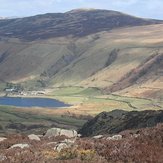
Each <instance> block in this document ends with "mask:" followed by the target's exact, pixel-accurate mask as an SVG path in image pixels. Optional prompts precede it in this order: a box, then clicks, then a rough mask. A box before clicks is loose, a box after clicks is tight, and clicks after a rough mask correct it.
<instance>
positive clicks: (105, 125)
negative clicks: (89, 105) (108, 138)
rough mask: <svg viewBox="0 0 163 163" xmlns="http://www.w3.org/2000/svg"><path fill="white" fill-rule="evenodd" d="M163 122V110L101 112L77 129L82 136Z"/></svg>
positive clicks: (151, 125) (109, 132)
mask: <svg viewBox="0 0 163 163" xmlns="http://www.w3.org/2000/svg"><path fill="white" fill-rule="evenodd" d="M158 123H163V110H158V111H154V110H146V111H131V112H128V111H123V110H114V111H111V112H103V113H100V114H99V115H97V116H96V117H95V118H93V119H91V120H89V121H88V122H87V123H85V124H84V125H83V127H82V128H81V129H80V130H79V133H80V134H81V135H82V136H94V135H101V134H116V133H119V132H121V131H124V130H129V129H140V128H144V127H153V126H156V125H157V124H158Z"/></svg>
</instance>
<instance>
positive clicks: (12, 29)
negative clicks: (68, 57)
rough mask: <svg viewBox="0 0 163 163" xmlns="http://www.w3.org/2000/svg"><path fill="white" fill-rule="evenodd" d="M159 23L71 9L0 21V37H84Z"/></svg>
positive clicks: (105, 12)
mask: <svg viewBox="0 0 163 163" xmlns="http://www.w3.org/2000/svg"><path fill="white" fill-rule="evenodd" d="M161 22H162V21H158V20H150V19H149V20H147V19H141V18H137V17H133V16H130V15H126V14H123V13H120V12H116V11H108V10H73V11H70V12H66V13H51V14H45V15H37V16H32V17H26V18H19V19H10V20H1V21H0V36H1V37H13V38H19V39H23V40H38V39H47V38H53V37H61V36H64V37H65V36H69V35H73V36H86V35H89V34H92V33H96V32H100V31H108V30H111V29H114V28H119V27H128V26H130V27H131V26H140V25H149V24H158V23H161Z"/></svg>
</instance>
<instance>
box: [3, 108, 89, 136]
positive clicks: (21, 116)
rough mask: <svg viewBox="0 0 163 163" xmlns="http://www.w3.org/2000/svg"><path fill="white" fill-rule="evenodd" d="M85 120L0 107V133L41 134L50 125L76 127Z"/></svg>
mask: <svg viewBox="0 0 163 163" xmlns="http://www.w3.org/2000/svg"><path fill="white" fill-rule="evenodd" d="M26 109H28V108H26ZM85 122H86V120H82V119H81V120H80V119H77V118H73V117H68V116H61V115H46V114H42V113H39V114H38V113H33V112H30V111H28V110H24V109H21V108H14V107H6V106H1V107H0V135H3V134H4V133H13V132H17V133H18V132H24V133H31V132H34V133H40V134H41V133H43V132H44V131H46V130H47V129H48V128H51V127H61V128H62V127H63V128H65V127H66V128H74V129H76V128H79V127H81V126H82V125H83V123H85Z"/></svg>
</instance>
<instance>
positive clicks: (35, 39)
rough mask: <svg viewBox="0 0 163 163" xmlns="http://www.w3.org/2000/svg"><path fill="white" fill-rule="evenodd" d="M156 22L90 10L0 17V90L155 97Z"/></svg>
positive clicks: (159, 44) (162, 46) (160, 41)
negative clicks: (86, 90)
mask: <svg viewBox="0 0 163 163" xmlns="http://www.w3.org/2000/svg"><path fill="white" fill-rule="evenodd" d="M161 23H163V21H160V20H151V19H141V18H137V17H134V16H130V15H127V14H123V13H120V12H116V11H108V10H95V9H90V10H84V9H78V10H73V11H69V12H66V13H56V14H45V15H37V16H32V17H26V18H17V19H7V20H0V70H1V71H0V81H1V83H0V89H2V88H4V87H3V86H1V85H4V83H6V82H12V83H21V84H22V85H23V86H24V87H25V88H26V87H27V88H29V87H30V89H35V88H36V87H45V88H48V87H51V86H55V87H58V86H84V87H98V88H100V89H101V90H103V92H104V93H110V92H111V93H118V94H123V95H127V96H137V97H146V98H156V99H160V100H161V99H162V98H163V90H162V87H161V83H162V73H163V72H162V68H163V67H162V66H163V64H162V58H163V56H162V54H163V38H162V37H161V35H162V33H163V28H162V27H163V24H161ZM115 74H117V75H115Z"/></svg>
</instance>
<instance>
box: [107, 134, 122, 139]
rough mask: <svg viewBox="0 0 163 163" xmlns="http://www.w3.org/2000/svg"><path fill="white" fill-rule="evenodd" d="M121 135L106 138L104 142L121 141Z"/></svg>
mask: <svg viewBox="0 0 163 163" xmlns="http://www.w3.org/2000/svg"><path fill="white" fill-rule="evenodd" d="M121 139H122V135H114V136H112V137H108V138H107V139H106V140H121Z"/></svg>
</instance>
